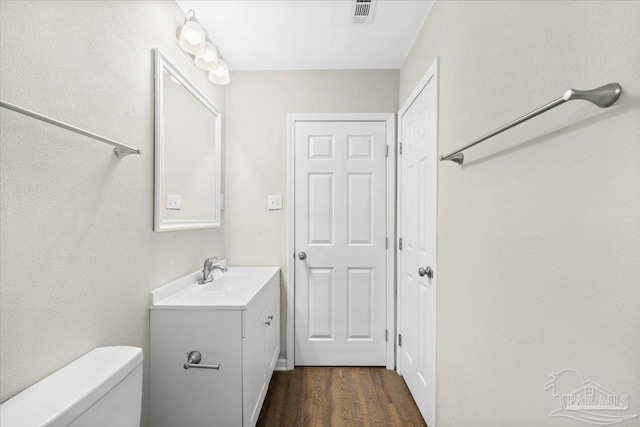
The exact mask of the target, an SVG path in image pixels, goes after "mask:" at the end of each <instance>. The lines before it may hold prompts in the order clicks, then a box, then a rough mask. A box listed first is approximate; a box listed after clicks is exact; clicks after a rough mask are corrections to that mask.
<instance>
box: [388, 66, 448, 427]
mask: <svg viewBox="0 0 640 427" xmlns="http://www.w3.org/2000/svg"><path fill="white" fill-rule="evenodd" d="M439 63H440V57H436V58H435V60H434V61H433V63H432V64H431V66H430V67H429V68H428V69H427V71H426V72H425V73H424V75H423V76H422V78H421V79H420V82H418V84H417V85H416V87H415V88H414V89H413V91H412V92H411V94H410V95H409V97H408V98H407V100H406V101H405V103H404V104H403V105H402V108H400V110H399V111H398V141H399V142H402V116H403V115H404V114H405V113H406V112H407V110H408V109H409V108H410V107H411V105H412V104H413V102H414V101H415V100H416V99H417V98H418V96H419V95H420V93H421V92H422V90H423V89H424V88H425V87H426V86H427V84H428V83H429V82H430V81H431V80H432V79H435V83H436V97H437V100H436V102H437V105H438V108H436V120H435V121H436V130H435V132H436V144H438V140H439V123H438V116H439V111H438V109H439V105H440V88H439V76H438V70H439ZM398 148H399V144H398ZM437 151H438V147H437V146H436V152H437ZM398 155H400V154H399V151H398ZM399 161H401V159H400V157H398V162H399ZM437 163H439V161H438V162H437ZM437 176H438V174H437V172H436V183H435V185H436V188H435V195H436V228H437V222H438V182H437ZM397 186H398V187H397V188H398V198H397V200H396V203H397V205H396V206H397V212H396V215H397V218H398V223H397V229H398V230H402V212H401V209H402V200H401V199H400V198H401V195H402V191H401V189H402V168H398V184H397ZM398 237H399V238H401V237H402V236H398ZM435 238H436V262H435V266H434V268H435V274H438V273H439V268H438V251H437V244H438V242H437V234H436V236H435ZM401 256H402V253H401V252H400V250H399V248H398V247H396V257H397V258H396V259H397V260H398V263H397V265H398V268H397V271H396V280H397V301H398V302H397V307H396V309H397V310H396V316H397V317H396V321H397V325H398V330H397V334H402V330H401V328H402V322H401V316H402V295H401V292H402V289H401V286H400V283H401V281H402V274H403V272H402V266H401ZM437 319H438V316H437V288H436V323H435V328H436V361H435V364H436V366H435V368H436V369H435V373H436V378H435V379H434V380H435V387H436V395H435V399H436V405H435V408H436V414H434V417H433V418H434V420H436V419H437V408H438V405H437V399H438V393H437V390H438V380H437V375H438V370H437V365H438V362H437V360H438V359H437V352H438V350H437V330H438V321H437ZM396 339H397V336H396ZM398 353H399V351H398ZM397 360H398V366H397V371H398V373H399V374H401V375H402V365H401V358H400V357H398V359H397ZM433 424H434V425H433V426H429V427H435V424H436V423H435V421H434V422H433Z"/></svg>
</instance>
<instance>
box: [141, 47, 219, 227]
mask: <svg viewBox="0 0 640 427" xmlns="http://www.w3.org/2000/svg"><path fill="white" fill-rule="evenodd" d="M154 50H155V60H156V63H155V174H154V181H155V190H154V209H153V212H154V213H153V229H154V231H156V232H162V231H176V230H193V229H199V228H216V227H220V188H221V177H222V173H221V168H222V159H221V157H220V155H221V145H222V132H221V129H222V113H221V112H220V110H218V108H216V106H215V105H214V104H213V103H212V102H211V101H210V100H209V99H208V98H207V97H206V96H205V95H204V94H203V93H202V92H200V91H199V90H198V89H197V88H196V87H195V86H194V85H193V84H192V83H191V82H190V81H189V80H188V79H187V78H186V77H185V76H184V75H183V74H182V73H181V72H180V71H178V69H177V68H176V67H175V66H174V65H173V64H172V63H171V62H170V61H169V60H168V59H167V57H165V56H164V55H163V54H162V53H161V52H160V50H159V49H158V48H156V49H154ZM163 69H164V70H166V71H167V72H168V73H169V74H171V76H173V78H175V79H176V80H178V81H179V82H180V83H181V84H182V85H183V86H184V87H185V88H186V89H187V90H188V91H189V92H191V94H192V95H193V96H195V97H196V99H197V100H198V101H200V102H201V103H202V105H203V106H204V107H206V108H207V109H208V110H209V111H211V113H212V114H213V115H214V117H215V126H216V130H215V132H216V134H215V141H213V143H214V144H215V145H216V165H215V167H216V168H217V169H216V172H215V173H216V185H215V189H214V191H215V198H216V209H215V218H213V219H211V218H202V219H177V220H167V219H165V220H163V219H162V216H161V213H162V175H163V171H164V158H163V155H162V153H163V152H164V143H165V141H163V139H164V138H163V132H162V114H163V108H162V100H163V97H162V92H163V91H162V84H163V81H162V79H163V73H162V71H163Z"/></svg>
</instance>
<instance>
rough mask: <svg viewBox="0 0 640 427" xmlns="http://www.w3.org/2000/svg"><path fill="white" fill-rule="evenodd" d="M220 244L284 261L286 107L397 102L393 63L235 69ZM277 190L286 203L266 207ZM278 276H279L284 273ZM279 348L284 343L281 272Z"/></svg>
mask: <svg viewBox="0 0 640 427" xmlns="http://www.w3.org/2000/svg"><path fill="white" fill-rule="evenodd" d="M226 96H227V103H226V109H227V113H228V117H227V122H226V126H227V143H226V150H227V152H226V162H227V163H226V178H227V185H226V188H227V191H226V194H225V212H226V221H227V222H226V227H227V228H226V229H227V233H226V244H225V246H226V252H227V256H228V259H229V262H230V263H231V264H233V265H240V264H242V265H275V266H280V268H281V269H282V271H283V272H285V273H286V267H287V261H288V260H289V258H290V255H288V254H287V209H288V200H287V198H286V195H287V114H289V113H390V112H395V111H397V110H398V103H397V99H398V70H350V71H240V72H238V71H236V72H234V73H233V75H232V78H231V83H230V84H229V85H228V86H227V95H226ZM269 194H282V196H283V204H284V209H283V210H281V211H268V210H267V195H269ZM283 278H284V276H283ZM283 281H284V283H283V287H282V289H281V292H282V304H281V307H282V319H283V321H282V322H281V328H282V346H281V349H282V353H281V354H283V355H284V354H285V351H286V343H285V338H286V333H285V331H286V312H287V307H286V286H287V283H286V278H284V280H283Z"/></svg>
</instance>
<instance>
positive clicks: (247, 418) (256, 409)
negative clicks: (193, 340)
mask: <svg viewBox="0 0 640 427" xmlns="http://www.w3.org/2000/svg"><path fill="white" fill-rule="evenodd" d="M265 311H266V307H265V309H264V310H263V311H262V314H260V317H259V318H258V321H257V322H256V323H255V324H254V325H253V327H252V328H251V330H250V331H249V333H248V334H247V336H246V338H243V340H242V345H243V348H242V362H243V366H242V369H243V376H242V399H243V400H242V408H243V409H242V413H243V417H242V418H243V419H242V425H243V426H245V427H247V426H249V427H253V426H255V425H256V422H257V421H258V416H260V409H261V407H262V400H263V397H264V395H265V394H266V388H267V384H266V380H265V369H266V367H265V357H264V351H265V348H264V344H265V339H264V334H265V328H266V324H265V321H266V314H265Z"/></svg>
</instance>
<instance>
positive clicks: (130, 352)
mask: <svg viewBox="0 0 640 427" xmlns="http://www.w3.org/2000/svg"><path fill="white" fill-rule="evenodd" d="M141 406H142V349H140V348H138V347H99V348H96V349H94V350H92V351H90V352H89V353H87V354H85V355H84V356H82V357H81V358H79V359H78V360H76V361H74V362H72V363H70V364H69V365H67V366H65V367H64V368H62V369H60V370H59V371H56V372H54V373H53V374H51V375H49V376H48V377H47V378H45V379H43V380H42V381H40V382H38V383H36V384H34V385H32V386H31V387H29V388H28V389H26V390H24V391H23V392H21V393H20V394H18V395H16V396H14V397H12V398H11V399H9V400H7V401H6V402H4V403H3V404H2V405H0V426H2V427H43V426H56V427H57V426H73V427H111V426H113V427H115V426H118V427H134V426H135V427H139V426H140V411H141Z"/></svg>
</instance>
